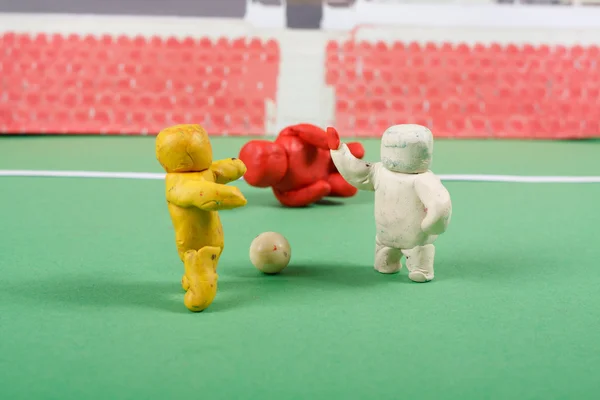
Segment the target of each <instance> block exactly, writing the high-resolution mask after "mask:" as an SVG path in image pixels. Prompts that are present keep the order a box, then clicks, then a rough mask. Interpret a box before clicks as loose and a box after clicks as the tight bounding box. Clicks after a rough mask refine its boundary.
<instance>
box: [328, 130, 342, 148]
mask: <svg viewBox="0 0 600 400" xmlns="http://www.w3.org/2000/svg"><path fill="white" fill-rule="evenodd" d="M327 145H328V146H329V149H330V150H337V149H339V148H340V134H339V133H338V131H337V130H336V129H335V128H332V127H329V128H327Z"/></svg>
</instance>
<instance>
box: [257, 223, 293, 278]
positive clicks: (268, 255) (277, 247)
mask: <svg viewBox="0 0 600 400" xmlns="http://www.w3.org/2000/svg"><path fill="white" fill-rule="evenodd" d="M291 257H292V249H291V247H290V244H289V243H288V241H287V239H286V238H285V237H284V236H283V235H282V234H280V233H277V232H263V233H261V234H260V235H258V236H257V237H255V238H254V240H253V241H252V243H251V244H250V261H251V262H252V265H254V266H255V267H256V268H257V269H258V270H259V271H261V272H263V273H265V274H277V273H279V272H281V271H283V269H284V268H285V267H287V265H288V264H289V262H290V258H291Z"/></svg>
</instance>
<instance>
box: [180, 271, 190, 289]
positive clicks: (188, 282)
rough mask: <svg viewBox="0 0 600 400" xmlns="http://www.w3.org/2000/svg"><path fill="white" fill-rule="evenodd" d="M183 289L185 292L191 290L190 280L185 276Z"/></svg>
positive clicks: (182, 281) (182, 282)
mask: <svg viewBox="0 0 600 400" xmlns="http://www.w3.org/2000/svg"><path fill="white" fill-rule="evenodd" d="M181 287H182V288H183V290H185V291H186V292H187V291H188V289H189V288H190V281H189V280H188V278H187V276H185V274H184V275H183V277H182V278H181Z"/></svg>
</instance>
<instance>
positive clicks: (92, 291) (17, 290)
mask: <svg viewBox="0 0 600 400" xmlns="http://www.w3.org/2000/svg"><path fill="white" fill-rule="evenodd" d="M7 283H8V282H4V284H3V285H2V286H0V288H1V289H2V290H4V291H6V292H8V293H11V294H13V295H14V296H21V297H24V298H25V300H26V301H33V302H34V303H36V304H40V303H48V302H54V303H59V304H70V305H73V306H83V307H89V308H98V309H100V308H110V307H119V308H153V309H158V310H162V311H166V312H169V313H178V314H190V315H193V314H194V313H193V312H190V311H189V310H188V309H187V308H186V307H185V306H183V304H182V299H183V296H184V294H185V292H184V291H183V290H182V288H181V284H180V283H179V282H177V281H172V280H171V281H162V282H140V281H137V282H136V281H127V280H118V279H105V278H101V277H98V276H97V275H95V276H93V277H92V276H87V275H86V276H81V275H80V276H78V277H73V276H72V275H69V276H60V277H55V278H54V279H51V280H50V279H48V280H37V281H28V282H27V284H24V283H21V282H19V283H13V284H10V285H8V284H7ZM222 286H223V290H222V291H220V292H219V294H218V297H217V300H216V301H215V304H214V312H223V311H227V310H229V309H233V308H236V307H238V306H241V305H243V304H246V303H247V302H248V296H247V295H246V294H245V293H244V292H243V291H242V290H241V289H242V288H243V287H236V286H243V285H238V282H223V283H222ZM23 287H28V288H29V289H31V290H28V291H23ZM212 309H213V308H212V307H209V308H208V309H206V310H204V311H203V313H208V312H213V311H211V310H212Z"/></svg>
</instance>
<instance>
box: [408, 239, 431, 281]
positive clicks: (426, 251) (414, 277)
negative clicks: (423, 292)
mask: <svg viewBox="0 0 600 400" xmlns="http://www.w3.org/2000/svg"><path fill="white" fill-rule="evenodd" d="M402 252H403V253H404V255H405V256H406V268H407V269H408V278H409V279H410V280H411V281H413V282H419V283H422V282H429V281H431V280H433V259H434V257H435V247H434V246H433V245H432V244H428V245H425V246H418V247H415V248H414V249H410V250H403V251H402Z"/></svg>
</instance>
